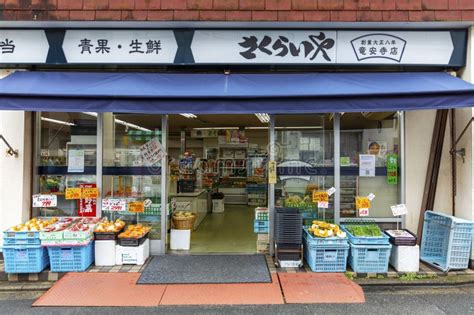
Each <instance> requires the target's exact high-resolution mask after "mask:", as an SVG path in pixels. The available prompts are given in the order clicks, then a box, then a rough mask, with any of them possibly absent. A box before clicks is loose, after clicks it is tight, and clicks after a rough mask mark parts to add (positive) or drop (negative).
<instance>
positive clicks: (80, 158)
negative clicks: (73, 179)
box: [67, 150, 84, 173]
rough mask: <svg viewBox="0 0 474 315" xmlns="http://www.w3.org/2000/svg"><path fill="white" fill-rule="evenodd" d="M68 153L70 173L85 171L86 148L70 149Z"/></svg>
mask: <svg viewBox="0 0 474 315" xmlns="http://www.w3.org/2000/svg"><path fill="white" fill-rule="evenodd" d="M67 154H68V155H67V171H68V173H84V150H69V151H68V153H67Z"/></svg>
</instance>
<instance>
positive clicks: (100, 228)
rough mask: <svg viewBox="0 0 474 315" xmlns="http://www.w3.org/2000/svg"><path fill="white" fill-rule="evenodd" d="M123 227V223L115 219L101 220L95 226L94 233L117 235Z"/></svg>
mask: <svg viewBox="0 0 474 315" xmlns="http://www.w3.org/2000/svg"><path fill="white" fill-rule="evenodd" d="M124 226H125V222H124V221H122V220H120V219H117V220H115V222H114V221H109V220H108V219H105V220H103V221H102V222H100V223H99V224H97V226H96V228H95V230H94V232H96V233H110V232H112V233H117V232H119V231H121V230H122V229H123V228H124Z"/></svg>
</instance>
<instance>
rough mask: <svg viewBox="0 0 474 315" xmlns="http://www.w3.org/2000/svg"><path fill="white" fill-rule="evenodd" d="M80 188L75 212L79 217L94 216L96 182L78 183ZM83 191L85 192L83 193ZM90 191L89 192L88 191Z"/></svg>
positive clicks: (95, 208)
mask: <svg viewBox="0 0 474 315" xmlns="http://www.w3.org/2000/svg"><path fill="white" fill-rule="evenodd" d="M79 187H80V188H81V199H79V201H78V211H77V214H78V215H79V216H80V217H95V216H96V214H97V200H96V199H97V195H98V193H97V188H96V187H97V185H96V184H80V185H79ZM93 191H96V193H95V196H96V197H95V198H89V197H93V196H94V194H93V193H92V192H93ZM84 192H85V194H84ZM89 192H91V193H89Z"/></svg>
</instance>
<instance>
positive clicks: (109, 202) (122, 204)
mask: <svg viewBox="0 0 474 315" xmlns="http://www.w3.org/2000/svg"><path fill="white" fill-rule="evenodd" d="M102 210H104V211H126V210H127V201H126V200H125V199H109V198H106V199H103V200H102Z"/></svg>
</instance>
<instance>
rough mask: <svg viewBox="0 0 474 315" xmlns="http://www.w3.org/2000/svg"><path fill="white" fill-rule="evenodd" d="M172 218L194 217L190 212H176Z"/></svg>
mask: <svg viewBox="0 0 474 315" xmlns="http://www.w3.org/2000/svg"><path fill="white" fill-rule="evenodd" d="M173 216H175V217H177V218H190V217H193V216H196V215H195V214H194V213H192V212H191V211H176V212H175V213H173Z"/></svg>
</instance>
